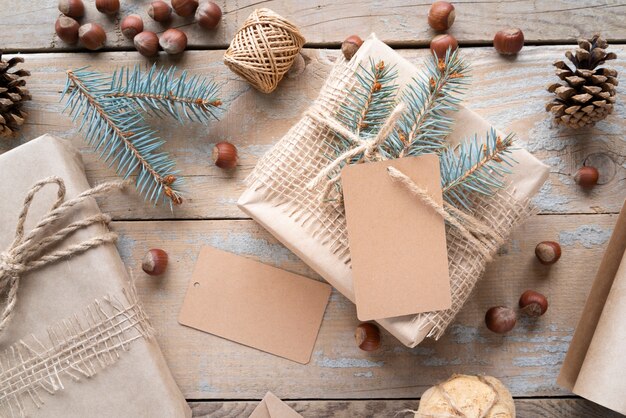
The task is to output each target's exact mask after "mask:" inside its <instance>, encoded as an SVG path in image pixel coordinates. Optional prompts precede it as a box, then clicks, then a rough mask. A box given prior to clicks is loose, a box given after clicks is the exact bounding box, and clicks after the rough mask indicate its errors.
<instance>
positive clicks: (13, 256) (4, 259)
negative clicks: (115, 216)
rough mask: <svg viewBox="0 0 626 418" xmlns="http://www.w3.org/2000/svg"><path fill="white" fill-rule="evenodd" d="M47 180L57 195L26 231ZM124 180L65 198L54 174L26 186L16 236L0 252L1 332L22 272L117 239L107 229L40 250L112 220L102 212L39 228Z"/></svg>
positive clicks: (110, 189)
mask: <svg viewBox="0 0 626 418" xmlns="http://www.w3.org/2000/svg"><path fill="white" fill-rule="evenodd" d="M47 184H56V185H57V187H58V192H57V199H56V201H55V202H54V204H53V205H52V207H51V208H50V210H49V211H48V212H47V213H46V214H45V215H44V216H43V218H41V219H40V220H39V222H38V223H37V225H35V227H34V228H33V229H32V230H31V231H30V232H29V233H28V234H27V235H25V233H24V223H25V222H26V218H27V216H28V211H29V209H30V205H31V203H32V201H33V198H34V197H35V195H36V194H37V193H38V192H39V191H40V190H41V189H42V188H43V187H44V186H45V185H47ZM125 184H126V182H124V181H114V182H108V183H103V184H100V185H98V186H96V187H94V188H92V189H89V190H86V191H84V192H82V193H81V194H79V195H78V196H76V197H75V198H73V199H70V200H68V201H66V202H64V200H65V192H66V189H65V182H64V181H63V179H61V178H59V177H56V176H52V177H47V178H45V179H43V180H40V181H39V182H37V183H36V184H35V185H34V186H33V187H32V188H31V189H30V190H29V192H28V194H27V195H26V198H25V199H24V205H23V207H22V211H21V212H20V215H19V217H18V220H17V227H16V229H15V239H14V240H13V243H12V244H11V245H10V246H9V248H8V249H6V250H5V251H4V252H2V253H0V294H5V293H6V295H7V296H6V301H5V302H4V307H3V308H2V313H1V314H0V332H2V331H3V330H4V329H5V328H6V327H7V325H8V324H9V321H10V320H11V317H12V316H13V312H14V310H15V305H16V303H17V291H18V288H19V283H20V277H21V276H22V275H23V274H25V273H28V272H29V271H32V270H35V269H38V268H41V267H44V266H46V265H48V264H51V263H54V262H56V261H59V260H62V259H65V258H68V257H70V256H72V255H76V254H81V253H84V252H85V251H87V250H89V249H91V248H94V247H97V246H100V245H102V244H106V243H111V242H115V240H116V239H117V234H115V233H113V232H106V233H104V234H102V235H99V236H96V237H93V238H91V239H88V240H86V241H83V242H81V243H79V244H74V245H70V246H68V247H67V248H64V249H59V250H55V251H52V252H50V253H43V254H42V252H44V251H45V250H46V249H47V248H48V247H51V246H53V245H57V244H60V243H61V242H63V240H64V239H65V238H66V237H67V236H69V235H70V234H72V233H74V232H75V231H77V230H79V229H83V228H86V227H88V226H90V225H93V224H97V223H103V224H104V225H108V224H109V223H110V222H111V217H110V216H108V215H104V214H102V213H99V214H97V215H93V216H90V217H87V218H85V219H82V220H79V221H75V222H72V223H71V224H69V225H68V226H66V227H64V228H62V229H60V230H59V231H57V232H55V233H53V234H51V235H47V236H46V235H42V232H45V231H44V230H45V229H47V228H48V227H49V226H50V225H51V224H53V223H55V222H56V221H58V220H59V219H62V218H63V217H65V216H67V215H68V214H69V213H70V211H71V208H72V207H74V206H76V205H78V204H79V203H82V202H84V201H85V200H87V199H89V198H91V197H95V196H99V195H103V194H105V193H108V192H109V191H112V190H118V189H122V188H123V187H124V186H125Z"/></svg>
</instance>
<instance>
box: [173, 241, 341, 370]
mask: <svg viewBox="0 0 626 418" xmlns="http://www.w3.org/2000/svg"><path fill="white" fill-rule="evenodd" d="M330 292H331V287H330V286H329V285H327V284H325V283H321V282H318V281H317V280H312V279H308V278H306V277H303V276H299V275H297V274H294V273H289V272H287V271H285V270H281V269H278V268H275V267H272V266H268V265H266V264H262V263H259V262H257V261H254V260H250V259H247V258H245V257H240V256H237V255H235V254H231V253H227V252H224V251H221V250H217V249H215V248H212V247H203V248H202V250H201V251H200V255H199V256H198V261H197V262H196V267H195V268H194V271H193V275H192V277H191V280H190V282H189V287H188V289H187V294H186V296H185V301H184V302H183V306H182V308H181V311H180V315H179V318H178V320H179V322H180V323H181V324H182V325H186V326H189V327H192V328H196V329H199V330H201V331H205V332H208V333H211V334H215V335H217V336H220V337H222V338H226V339H229V340H232V341H235V342H238V343H241V344H244V345H247V346H249V347H253V348H257V349H259V350H262V351H265V352H268V353H271V354H275V355H277V356H280V357H284V358H287V359H289V360H293V361H296V362H298V363H302V364H306V363H308V362H309V360H310V359H311V353H312V352H313V347H314V345H315V340H316V339H317V334H318V331H319V328H320V325H321V323H322V318H323V317H324V311H325V310H326V305H327V304H328V299H329V297H330Z"/></svg>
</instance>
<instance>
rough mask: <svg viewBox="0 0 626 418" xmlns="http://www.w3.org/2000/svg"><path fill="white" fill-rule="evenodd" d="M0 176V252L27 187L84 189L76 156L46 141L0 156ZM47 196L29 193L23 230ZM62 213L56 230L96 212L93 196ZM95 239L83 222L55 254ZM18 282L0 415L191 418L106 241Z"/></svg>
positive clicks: (99, 229)
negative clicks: (59, 184)
mask: <svg viewBox="0 0 626 418" xmlns="http://www.w3.org/2000/svg"><path fill="white" fill-rule="evenodd" d="M0 172H1V173H2V182H1V183H0V193H1V195H2V199H0V251H5V250H6V248H7V247H8V246H9V245H11V243H12V242H13V239H14V237H15V228H16V223H17V220H18V216H19V214H20V211H21V210H22V206H23V202H24V198H25V196H26V193H27V192H28V191H29V189H30V188H31V187H32V186H33V184H35V183H36V182H38V181H40V180H42V179H43V178H46V177H49V176H58V177H61V178H62V179H63V180H64V182H65V185H66V187H67V198H72V197H74V196H76V195H78V194H79V193H80V192H82V191H84V190H87V189H89V188H90V187H89V184H88V182H87V179H86V177H85V172H84V168H83V164H82V161H81V158H80V154H79V153H78V151H77V150H76V149H74V148H73V147H72V146H71V145H70V144H69V143H67V142H66V141H64V140H61V139H59V138H56V137H53V136H51V135H44V136H42V137H40V138H37V139H34V140H32V141H30V142H28V143H26V144H24V145H22V146H20V147H17V148H15V149H13V150H11V151H8V152H6V153H4V154H3V155H0ZM56 195H57V189H56V187H54V185H46V186H44V187H43V188H42V189H41V191H40V192H39V193H37V195H36V196H35V197H34V199H33V202H32V206H31V209H30V212H29V214H28V218H27V221H26V225H25V227H26V228H25V229H26V231H27V233H28V231H29V230H30V228H32V226H34V225H35V224H36V223H37V221H38V220H39V219H41V218H42V216H43V215H44V214H45V213H46V212H47V211H48V210H49V209H50V207H51V205H52V203H53V202H54V200H55V198H56ZM67 198H66V199H67ZM72 211H73V212H72V213H71V214H70V216H69V217H68V218H71V219H67V220H66V219H64V220H62V221H61V226H65V225H67V223H68V221H69V222H71V221H73V220H75V219H79V217H80V219H84V218H85V217H87V216H92V215H96V214H99V213H100V210H99V208H98V206H97V204H96V202H95V200H93V199H90V201H88V202H83V203H81V204H79V205H78V206H77V207H75V208H73V209H72ZM54 228H56V226H55V227H54ZM104 232H106V226H104V225H101V224H94V225H91V226H89V227H88V228H87V229H83V230H79V231H76V232H75V233H74V234H72V235H70V236H69V237H68V238H67V240H66V242H65V243H63V244H61V247H64V246H65V245H69V244H76V243H79V242H83V241H85V240H86V239H89V238H92V237H94V236H96V235H101V234H103V233H104ZM19 284H20V286H19V289H18V294H17V304H16V306H15V311H14V315H13V317H12V320H11V321H10V322H9V323H8V326H7V328H6V329H5V330H4V331H2V333H0V350H1V351H2V352H3V354H1V355H0V416H9V417H10V416H15V417H19V416H28V417H65V418H68V417H87V416H88V417H161V416H167V417H189V416H191V410H190V409H189V407H188V405H187V403H186V402H185V399H184V397H183V395H182V394H181V392H180V390H179V389H178V387H177V385H176V383H175V382H174V379H173V378H172V375H171V374H170V371H169V369H168V367H167V364H166V363H165V360H164V358H163V355H162V354H161V350H160V348H159V346H158V345H157V342H156V340H155V338H154V337H153V336H152V334H153V332H152V330H151V328H150V325H149V323H148V322H147V318H146V316H145V314H144V312H143V310H142V309H141V306H140V304H139V303H138V301H137V300H136V297H135V294H134V291H133V289H132V286H129V278H128V274H127V271H126V269H125V267H124V264H123V263H122V260H121V258H120V256H119V254H118V252H117V249H116V248H115V245H114V244H104V245H101V246H99V247H95V248H92V249H90V250H88V251H87V252H85V253H82V254H77V255H73V256H71V257H70V258H69V259H66V260H62V261H59V262H56V263H54V264H51V265H48V266H45V267H42V268H40V269H38V270H34V271H32V272H28V273H25V274H23V275H22V276H21V279H20V283H19Z"/></svg>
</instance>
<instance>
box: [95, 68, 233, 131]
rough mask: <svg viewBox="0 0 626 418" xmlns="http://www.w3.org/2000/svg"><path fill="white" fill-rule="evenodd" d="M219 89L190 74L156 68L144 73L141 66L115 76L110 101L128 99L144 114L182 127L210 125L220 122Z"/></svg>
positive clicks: (171, 69) (108, 95)
mask: <svg viewBox="0 0 626 418" xmlns="http://www.w3.org/2000/svg"><path fill="white" fill-rule="evenodd" d="M218 90H219V88H218V86H217V84H215V83H214V82H212V81H209V80H207V79H206V78H204V77H199V76H196V75H194V76H189V74H188V73H187V71H183V72H181V73H180V75H176V68H175V67H170V68H169V69H165V68H163V67H157V66H156V65H153V66H152V68H150V70H149V71H147V72H143V71H141V69H140V68H139V67H137V66H135V67H134V68H133V69H132V70H130V69H128V68H126V69H121V70H119V71H115V72H114V73H113V76H112V79H111V85H110V92H109V93H108V94H107V97H116V98H123V99H128V100H130V101H132V102H133V103H135V104H136V105H137V106H139V107H140V108H141V109H142V110H144V111H151V112H153V113H154V114H156V115H158V116H162V115H164V114H165V113H167V114H169V115H171V116H172V117H174V118H175V119H176V120H178V121H179V122H180V123H183V122H184V121H185V120H191V121H198V122H202V123H207V122H208V121H210V120H211V119H217V112H218V110H219V107H220V106H221V105H222V101H221V100H220V99H219V98H218V97H217V93H218Z"/></svg>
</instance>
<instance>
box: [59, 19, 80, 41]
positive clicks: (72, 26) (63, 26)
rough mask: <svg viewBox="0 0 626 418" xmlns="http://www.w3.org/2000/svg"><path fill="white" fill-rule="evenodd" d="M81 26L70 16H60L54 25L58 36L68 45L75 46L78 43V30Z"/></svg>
mask: <svg viewBox="0 0 626 418" xmlns="http://www.w3.org/2000/svg"><path fill="white" fill-rule="evenodd" d="M79 27H80V25H79V24H78V22H77V21H75V20H74V19H72V18H71V17H68V16H63V15H61V16H59V18H58V19H57V21H56V23H55V24H54V31H55V32H56V34H57V36H58V37H59V38H60V39H61V40H62V41H63V42H67V43H68V44H75V43H76V42H78V28H79Z"/></svg>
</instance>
